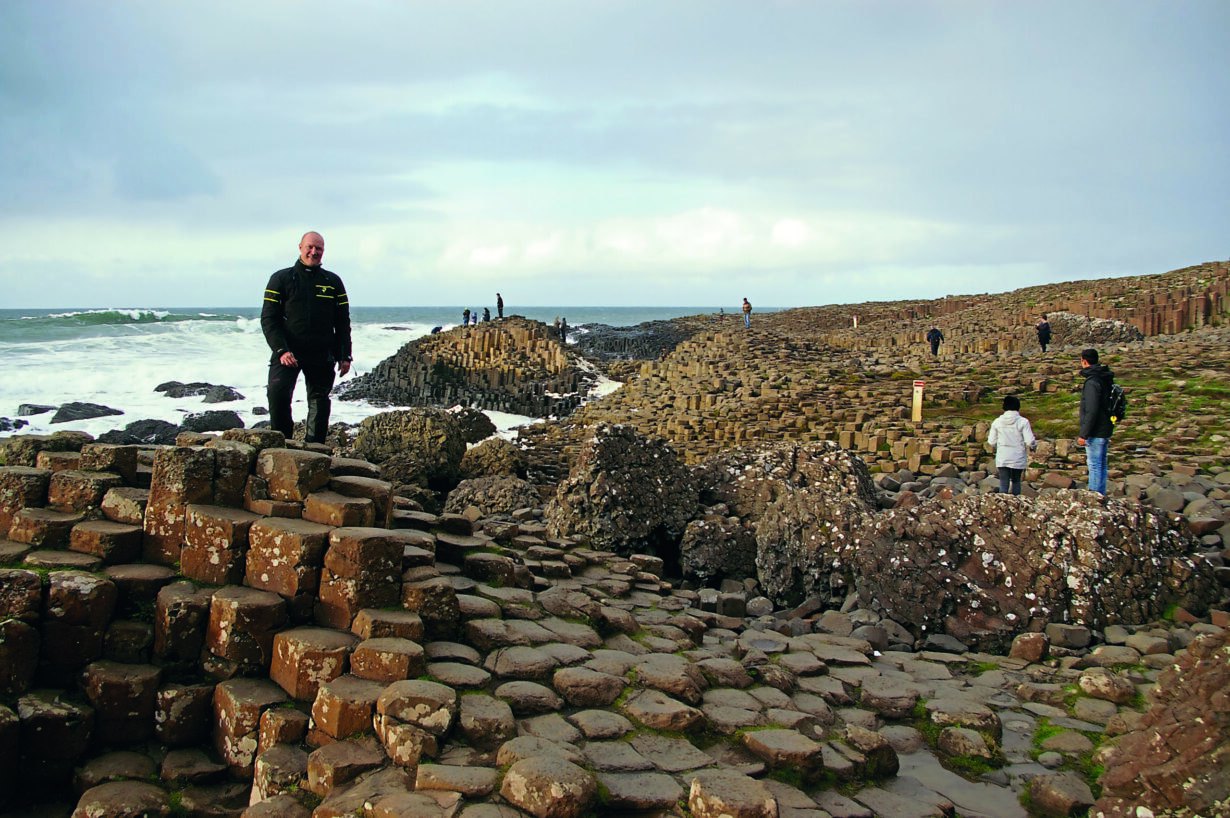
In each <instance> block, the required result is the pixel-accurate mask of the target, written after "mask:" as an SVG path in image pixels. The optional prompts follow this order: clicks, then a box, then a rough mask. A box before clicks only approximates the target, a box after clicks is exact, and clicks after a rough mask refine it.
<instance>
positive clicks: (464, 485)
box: [444, 476, 542, 517]
mask: <svg viewBox="0 0 1230 818" xmlns="http://www.w3.org/2000/svg"><path fill="white" fill-rule="evenodd" d="M541 503H542V495H541V494H539V492H538V489H537V488H536V487H535V486H534V485H533V484H532V483H529V482H527V481H525V480H522V479H521V478H519V477H499V476H491V477H478V478H475V479H473V480H463V481H461V483H460V484H458V486H457V488H455V489H453V490H452V491H451V492H449V495H448V500H447V501H446V502H445V504H444V511H445V513H446V514H448V513H453V514H460V513H462V512H463V511H465V510H466V509H467V508H469V507H470V506H473V507H475V508H477V509H478V510H479V513H480V514H481V515H482V516H483V517H494V516H496V515H499V514H512V513H513V512H514V511H516V510H517V509H519V508H533V507H535V506H538V505H540V504H541Z"/></svg>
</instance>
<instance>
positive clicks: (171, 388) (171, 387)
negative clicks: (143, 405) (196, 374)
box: [154, 381, 214, 398]
mask: <svg viewBox="0 0 1230 818" xmlns="http://www.w3.org/2000/svg"><path fill="white" fill-rule="evenodd" d="M213 388H214V385H213V384H212V383H204V382H203V381H194V382H192V383H180V382H179V381H167V382H166V383H160V384H158V385H157V386H155V387H154V391H155V392H164V393H166V396H167V397H168V398H190V397H192V396H193V395H204V394H205V393H206V392H208V391H209V390H210V389H213Z"/></svg>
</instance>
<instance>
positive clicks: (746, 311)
mask: <svg viewBox="0 0 1230 818" xmlns="http://www.w3.org/2000/svg"><path fill="white" fill-rule="evenodd" d="M743 326H744V327H747V328H749V329H750V328H751V326H752V302H750V301H748V300H747V299H746V298H745V299H743Z"/></svg>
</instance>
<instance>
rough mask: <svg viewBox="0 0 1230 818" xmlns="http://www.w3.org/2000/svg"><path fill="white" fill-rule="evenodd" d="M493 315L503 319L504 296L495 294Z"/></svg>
mask: <svg viewBox="0 0 1230 818" xmlns="http://www.w3.org/2000/svg"><path fill="white" fill-rule="evenodd" d="M495 314H496V315H498V316H499V317H500V318H503V317H504V296H502V295H500V294H499V293H496V294H495Z"/></svg>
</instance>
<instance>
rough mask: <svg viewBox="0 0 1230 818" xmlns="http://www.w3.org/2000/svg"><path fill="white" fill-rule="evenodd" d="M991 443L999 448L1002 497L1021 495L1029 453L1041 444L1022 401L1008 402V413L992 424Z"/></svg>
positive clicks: (1011, 399)
mask: <svg viewBox="0 0 1230 818" xmlns="http://www.w3.org/2000/svg"><path fill="white" fill-rule="evenodd" d="M987 443H989V444H991V445H992V446H994V447H995V467H996V468H997V469H998V470H999V493H1000V494H1008V493H1010V492H1011V493H1012V494H1020V493H1021V475H1023V474H1024V473H1025V467H1026V466H1028V465H1029V452H1030V451H1031V450H1032V449H1035V448H1037V446H1038V441H1037V439H1036V438H1035V437H1034V430H1033V428H1032V427H1031V426H1030V425H1029V421H1028V420H1026V419H1025V418H1024V417H1022V416H1021V399H1020V398H1018V397H1016V396H1015V395H1008V396H1007V397H1005V398H1004V413H1003V414H1002V415H1000V416H999V417H997V418H996V419H995V421H994V422H993V423H992V424H991V433H990V434H988V435H987Z"/></svg>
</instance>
